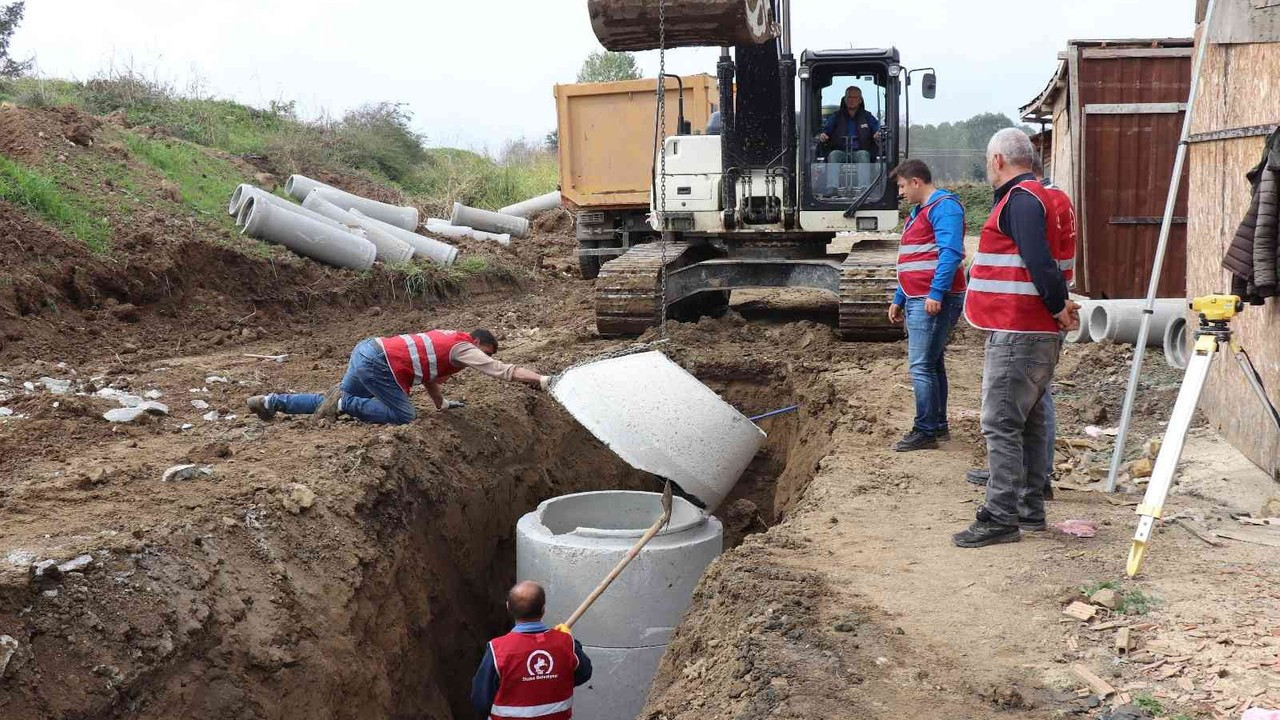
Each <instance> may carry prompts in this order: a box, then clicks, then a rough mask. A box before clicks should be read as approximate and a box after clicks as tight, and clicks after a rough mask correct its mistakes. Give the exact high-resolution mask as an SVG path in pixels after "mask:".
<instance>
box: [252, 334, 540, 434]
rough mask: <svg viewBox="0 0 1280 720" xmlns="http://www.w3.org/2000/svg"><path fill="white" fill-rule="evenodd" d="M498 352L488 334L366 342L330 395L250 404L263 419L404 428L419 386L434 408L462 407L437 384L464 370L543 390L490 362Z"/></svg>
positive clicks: (525, 372)
mask: <svg viewBox="0 0 1280 720" xmlns="http://www.w3.org/2000/svg"><path fill="white" fill-rule="evenodd" d="M497 352H498V341H497V339H496V338H494V336H493V333H491V332H489V331H488V330H474V331H472V332H471V333H470V334H468V333H464V332H458V331H456V330H430V331H428V332H424V333H415V334H413V335H395V336H391V337H381V338H368V339H366V340H363V341H361V342H360V344H359V345H356V347H355V350H353V351H351V362H350V363H349V364H348V365H347V373H346V375H344V376H343V378H342V382H341V383H339V384H337V385H334V386H333V387H332V388H330V389H329V391H328V392H326V393H299V394H284V393H273V394H271V395H255V396H253V397H251V398H249V401H248V405H249V409H250V410H251V411H253V413H254V414H255V415H257V416H258V417H260V418H262V419H263V420H270V419H271V418H273V417H275V414H276V413H277V412H282V413H287V414H290V415H305V414H310V415H312V416H313V417H315V418H316V419H329V420H332V419H336V418H337V417H338V415H340V414H346V415H350V416H351V417H353V418H355V419H357V420H360V421H363V422H368V423H384V424H391V425H403V424H405V423H407V422H410V421H412V420H413V419H414V418H415V417H417V415H418V411H417V410H416V409H415V408H414V406H413V402H412V401H411V400H410V399H409V391H410V390H411V389H412V388H413V386H414V385H415V384H417V383H421V384H422V386H423V387H424V388H426V390H427V395H430V396H431V401H432V402H433V403H435V406H436V409H437V410H452V409H454V408H460V407H463V403H462V402H459V401H457V400H446V399H445V397H444V395H443V394H442V393H441V392H440V385H441V384H442V383H443V382H444V381H445V380H447V379H448V378H449V376H450V375H453V374H454V373H457V372H459V371H461V370H463V369H465V368H474V369H476V370H478V371H480V372H481V373H484V374H485V375H488V376H489V377H495V378H499V379H501V380H514V381H516V382H522V383H525V384H526V385H531V386H533V387H535V388H539V389H542V390H546V389H547V382H548V378H547V377H546V376H543V375H539V374H538V373H536V372H534V371H532V370H529V369H527V368H522V367H517V366H515V365H510V364H508V363H504V362H499V361H497V360H495V359H494V358H493V355H494V354H495V353H497Z"/></svg>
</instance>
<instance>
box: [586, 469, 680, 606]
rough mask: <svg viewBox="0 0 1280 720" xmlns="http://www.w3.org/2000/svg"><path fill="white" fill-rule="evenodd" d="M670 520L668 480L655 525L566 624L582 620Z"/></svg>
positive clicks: (669, 486)
mask: <svg viewBox="0 0 1280 720" xmlns="http://www.w3.org/2000/svg"><path fill="white" fill-rule="evenodd" d="M670 521H671V481H670V480H668V481H667V484H666V487H664V488H663V489H662V514H661V515H659V516H658V519H657V520H655V521H654V522H653V525H651V526H649V529H648V530H646V531H645V533H644V535H641V536H640V539H639V540H638V541H636V544H635V545H633V546H631V549H630V550H628V551H627V555H626V557H624V558H622V559H621V560H619V561H618V564H617V565H615V566H614V567H613V569H612V570H610V571H609V574H608V575H606V576H605V578H604V580H601V581H600V584H599V585H597V586H596V589H595V590H592V591H591V594H590V595H588V596H587V599H586V600H583V601H582V604H581V605H579V606H578V609H577V610H574V611H573V614H572V615H570V616H569V619H568V620H565V621H564V626H565V627H569V628H572V627H573V624H574V623H576V622H578V621H579V620H581V619H582V616H583V615H585V614H586V612H587V609H588V608H590V607H591V605H592V604H594V603H595V601H596V600H598V599H599V598H600V596H601V595H602V594H603V593H604V591H605V590H606V589H607V588H608V587H609V585H610V583H612V582H613V581H614V580H617V579H618V576H619V575H621V574H622V570H623V569H624V568H626V567H627V565H628V564H630V563H631V561H632V560H635V559H636V556H637V555H639V554H640V551H641V550H642V549H643V548H644V546H645V545H647V544H648V543H649V541H650V540H652V539H653V538H654V536H655V535H657V534H658V533H659V532H660V531H661V530H662V528H663V527H664V526H665V525H666V524H667V523H668V522H670Z"/></svg>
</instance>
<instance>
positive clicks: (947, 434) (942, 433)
mask: <svg viewBox="0 0 1280 720" xmlns="http://www.w3.org/2000/svg"><path fill="white" fill-rule="evenodd" d="M933 437H934V438H935V439H936V440H937V441H938V442H951V431H950V430H939V431H938V434H937V435H934V436H933Z"/></svg>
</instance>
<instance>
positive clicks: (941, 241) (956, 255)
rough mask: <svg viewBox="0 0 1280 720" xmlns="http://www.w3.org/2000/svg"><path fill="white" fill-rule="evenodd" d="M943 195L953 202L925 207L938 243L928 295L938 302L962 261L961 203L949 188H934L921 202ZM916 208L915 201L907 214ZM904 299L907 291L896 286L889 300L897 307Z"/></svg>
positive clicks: (962, 226)
mask: <svg viewBox="0 0 1280 720" xmlns="http://www.w3.org/2000/svg"><path fill="white" fill-rule="evenodd" d="M943 197H951V198H954V199H955V202H940V203H938V204H937V205H934V206H933V207H932V208H930V209H929V224H930V225H932V226H933V236H934V237H935V238H936V240H935V242H937V244H938V269H937V270H935V271H934V272H933V282H931V283H929V299H930V300H937V301H938V302H942V298H944V297H946V294H947V293H948V292H949V291H950V290H951V283H952V281H953V280H954V279H955V276H956V271H957V270H958V269H959V267H960V264H961V263H963V262H964V207H963V206H962V205H961V204H960V198H958V197H956V194H955V193H953V192H951V191H950V190H935V191H934V192H933V194H932V195H930V196H929V199H928V200H927V201H926V202H925V205H928V204H929V203H931V202H934V201H935V200H938V199H939V198H943ZM919 212H920V206H919V205H917V206H915V207H914V208H912V209H911V215H910V216H909V218H914V217H915V216H916V215H917V214H918V213H919ZM906 302H907V294H906V293H904V292H902V287H901V286H899V287H898V290H897V292H895V293H894V294H893V304H894V305H897V306H899V307H901V306H903V305H905V304H906Z"/></svg>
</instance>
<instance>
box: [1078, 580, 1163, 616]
mask: <svg viewBox="0 0 1280 720" xmlns="http://www.w3.org/2000/svg"><path fill="white" fill-rule="evenodd" d="M1103 589H1110V590H1115V591H1116V593H1117V594H1118V595H1119V596H1120V604H1119V606H1117V607H1116V612H1118V613H1120V614H1121V615H1146V614H1147V613H1149V612H1151V611H1152V610H1154V609H1155V608H1156V607H1157V606H1159V604H1160V599H1159V598H1157V597H1156V596H1154V595H1151V594H1150V593H1147V592H1145V591H1143V590H1141V589H1140V588H1133V589H1132V590H1125V589H1124V584H1123V583H1122V582H1120V581H1119V580H1103V581H1101V582H1095V583H1091V584H1089V585H1082V586H1081V587H1080V593H1081V594H1082V595H1084V596H1085V597H1090V596H1092V595H1093V594H1094V593H1096V592H1098V591H1099V590H1103Z"/></svg>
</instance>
